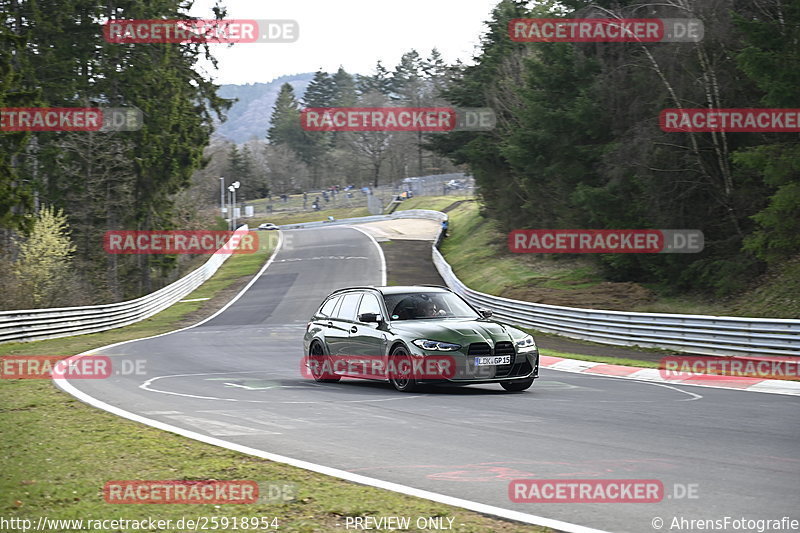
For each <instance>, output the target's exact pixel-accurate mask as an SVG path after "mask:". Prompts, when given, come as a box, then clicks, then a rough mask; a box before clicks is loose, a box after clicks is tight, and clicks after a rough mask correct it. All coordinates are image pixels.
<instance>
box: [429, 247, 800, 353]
mask: <svg viewBox="0 0 800 533" xmlns="http://www.w3.org/2000/svg"><path fill="white" fill-rule="evenodd" d="M433 263H434V265H436V269H437V270H438V271H439V275H441V276H442V279H443V280H444V281H445V283H447V286H448V287H450V288H451V289H452V290H453V291H455V292H457V293H458V294H460V295H461V296H463V297H464V298H465V299H466V300H467V301H468V302H469V303H471V304H473V305H474V306H476V307H486V308H489V309H491V310H492V311H493V313H494V317H495V318H497V319H498V320H499V321H501V322H506V323H508V324H512V325H516V326H523V327H527V328H532V329H536V330H539V331H544V332H548V333H555V334H557V335H562V336H564V337H571V338H574V339H581V340H586V341H593V342H598V343H602V344H614V345H618V346H640V347H645V348H663V349H668V350H675V351H678V352H686V353H696V354H704V355H738V356H743V355H762V356H763V355H787V356H800V320H791V319H778V318H745V317H728V316H709V315H676V314H664V313H631V312H626V311H603V310H598V309H582V308H576V307H563V306H558V305H547V304H537V303H533V302H524V301H520V300H511V299H509V298H502V297H500V296H492V295H491V294H485V293H482V292H478V291H475V290H472V289H470V288H469V287H467V286H466V285H464V283H462V282H461V280H459V279H458V277H457V276H456V275H455V274H454V273H453V269H452V267H451V266H450V265H449V264H448V263H447V261H445V259H444V257H442V254H441V253H440V252H439V250H437V249H436V247H434V248H433Z"/></svg>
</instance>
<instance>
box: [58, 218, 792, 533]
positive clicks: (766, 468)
mask: <svg viewBox="0 0 800 533" xmlns="http://www.w3.org/2000/svg"><path fill="white" fill-rule="evenodd" d="M284 237H285V242H284V246H283V247H282V249H281V250H280V251H279V253H278V254H277V255H276V257H275V261H274V262H273V264H272V265H271V266H270V267H269V268H268V269H267V270H266V272H265V273H264V274H263V275H262V276H261V277H260V278H259V279H258V280H257V281H256V283H255V284H254V285H253V286H252V287H251V288H250V289H249V291H247V292H246V293H245V294H244V295H243V296H242V297H241V298H240V299H239V300H238V301H237V302H236V303H234V304H233V305H232V306H231V307H229V308H228V309H227V310H225V311H224V312H223V313H222V314H220V315H218V316H217V317H216V318H214V319H212V320H210V321H209V322H206V323H205V324H203V325H202V326H199V327H196V328H192V329H188V330H185V331H182V332H178V333H174V334H169V335H166V336H161V337H157V338H153V339H148V340H142V341H136V342H131V343H127V344H123V345H121V346H117V347H115V348H111V349H107V350H106V351H104V352H100V353H104V354H107V355H119V356H123V357H124V358H127V359H134V360H144V361H145V367H146V370H147V375H146V376H141V375H138V376H136V375H134V376H113V377H112V378H109V379H105V380H73V381H71V383H72V385H74V386H75V387H77V388H78V389H80V390H81V391H83V392H85V393H87V394H89V395H91V396H93V397H95V398H97V399H99V400H102V401H104V402H106V403H109V404H111V405H114V406H118V407H120V408H122V409H125V410H127V411H130V412H134V413H137V414H140V415H143V416H146V417H148V418H151V419H153V420H158V421H161V422H165V423H169V424H172V425H174V426H178V427H181V428H186V429H189V430H192V431H195V432H199V433H203V434H207V435H210V436H214V437H217V438H221V439H224V440H227V441H230V442H233V443H238V444H242V445H246V446H250V447H254V448H258V449H262V450H265V451H269V452H272V453H277V454H281V455H286V456H289V457H294V458H298V459H302V460H306V461H310V462H314V463H318V464H322V465H327V466H330V467H335V468H340V469H343V470H347V471H351V472H355V473H359V474H362V475H366V476H370V477H373V478H378V479H382V480H388V481H392V482H396V483H401V484H404V485H408V486H412V487H416V488H421V489H425V490H430V491H433V492H438V493H442V494H446V495H450V496H455V497H459V498H464V499H467V500H473V501H477V502H482V503H486V504H490V505H495V506H498V507H503V508H506V509H512V510H517V511H521V512H526V513H531V514H535V515H539V516H544V517H548V518H553V519H558V520H563V521H566V522H571V523H575V524H581V525H584V526H590V527H594V528H598V529H603V530H607V531H615V532H634V533H641V532H653V531H656V529H653V527H652V525H651V522H652V520H653V518H654V517H660V518H662V519H663V520H665V525H664V526H663V528H662V531H679V530H678V529H675V528H672V529H670V528H669V526H670V525H672V520H673V517H678V518H681V517H682V518H684V519H686V520H692V519H694V520H698V519H720V520H723V519H724V518H725V517H726V516H729V517H731V519H739V518H742V517H744V518H751V519H778V518H780V517H783V516H790V517H793V518H794V519H800V511H799V510H798V509H800V505H798V504H800V423H798V422H800V398H797V397H788V396H779V395H771V394H761V393H754V392H743V391H729V390H721V389H711V388H701V387H690V386H664V385H661V384H653V383H644V382H637V381H631V380H623V379H615V378H604V377H596V376H589V375H581V374H570V373H562V372H558V371H553V370H547V369H543V370H542V377H541V379H539V380H538V381H537V382H536V383H535V384H534V386H533V387H532V388H531V389H530V390H529V391H527V392H524V393H506V392H504V391H503V390H502V389H501V388H500V387H499V386H497V385H481V386H472V387H466V388H459V389H441V390H437V391H434V392H430V393H424V394H415V395H409V394H401V393H398V392H395V391H394V389H392V388H391V387H390V386H389V385H388V384H380V383H370V382H358V381H347V382H344V381H343V382H340V383H338V384H317V383H314V382H312V381H308V380H305V379H303V378H302V377H301V376H300V369H299V361H300V358H301V356H302V336H303V333H304V328H305V324H306V320H307V318H308V317H309V316H310V315H311V313H312V312H313V311H314V309H315V307H316V306H317V305H318V304H319V303H320V301H321V300H322V298H323V297H324V296H325V295H326V294H328V293H329V292H331V291H332V290H334V289H337V288H340V287H344V286H349V285H368V284H379V283H380V281H381V274H380V256H379V253H378V250H377V248H376V246H375V245H374V243H373V242H372V241H370V240H369V239H368V238H367V237H366V236H365V235H364V234H362V233H361V232H359V231H356V230H354V229H351V228H344V227H339V228H336V227H331V228H326V229H319V230H299V231H292V232H285V233H284ZM117 361H119V359H116V358H115V368H121V364H120V365H119V366H117V363H116V362H117ZM517 478H540V479H560V480H569V479H599V478H609V479H657V480H661V481H662V482H663V484H664V486H665V489H666V493H667V494H668V495H669V496H670V497H665V498H664V500H663V501H661V502H660V503H652V504H644V503H627V504H612V503H605V504H599V503H575V504H553V503H548V504H517V503H512V502H511V501H510V500H509V498H508V485H509V481H510V480H512V479H517ZM690 485H692V486H694V487H695V488H694V490H695V491H696V498H692V499H687V498H675V497H671V496H672V495H673V494H675V493H676V492H675V491H677V493H681V492H683V488H685V487H687V486H690ZM676 487H677V488H676ZM706 530H707V529H706ZM743 530H744V531H750V530H751V529H743ZM680 531H701V529H698V528H687V527H685V524H684V527H683V528H682V529H680ZM728 531H733V529H731V528H729V529H728ZM740 531H742V530H740Z"/></svg>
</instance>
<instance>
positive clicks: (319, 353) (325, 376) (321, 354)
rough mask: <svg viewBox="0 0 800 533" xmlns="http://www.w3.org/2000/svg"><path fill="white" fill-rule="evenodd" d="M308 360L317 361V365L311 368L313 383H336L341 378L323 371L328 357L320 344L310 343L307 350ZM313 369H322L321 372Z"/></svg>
mask: <svg viewBox="0 0 800 533" xmlns="http://www.w3.org/2000/svg"><path fill="white" fill-rule="evenodd" d="M308 358H309V360H312V359H313V360H317V359H318V360H319V363H318V364H316V365H312V366H311V369H310V370H311V377H313V378H314V381H316V382H317V383H336V382H337V381H339V380H340V379H342V378H341V376H337V375H336V374H331V373H328V372H325V371H324V367H325V363H326V362H327V361H329V359H328V356H327V355H325V350H323V349H322V344H320V343H319V342H313V343H311V346H310V347H309V349H308ZM315 369H317V370H319V369H323V371H322V372H319V371H315Z"/></svg>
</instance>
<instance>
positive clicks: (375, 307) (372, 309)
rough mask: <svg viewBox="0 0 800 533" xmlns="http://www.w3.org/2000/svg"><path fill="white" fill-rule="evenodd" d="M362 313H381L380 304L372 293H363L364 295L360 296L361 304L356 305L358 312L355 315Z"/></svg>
mask: <svg viewBox="0 0 800 533" xmlns="http://www.w3.org/2000/svg"><path fill="white" fill-rule="evenodd" d="M364 313H376V314H383V312H382V311H381V304H380V303H378V298H376V297H375V295H374V294H370V293H365V294H364V297H363V298H361V305H359V306H358V314H357V315H356V317H358V316H359V315H363V314H364Z"/></svg>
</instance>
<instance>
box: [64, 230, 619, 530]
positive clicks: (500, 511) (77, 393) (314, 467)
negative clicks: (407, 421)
mask: <svg viewBox="0 0 800 533" xmlns="http://www.w3.org/2000/svg"><path fill="white" fill-rule="evenodd" d="M359 231H361V232H362V233H365V232H364V231H363V230H359ZM368 236H369V235H368ZM369 237H370V238H371V240H372V241H373V242H374V244H375V246H376V247H377V248H378V251H379V252H380V258H381V280H382V281H381V282H382V284H383V285H386V259H385V257H384V255H383V250H382V249H381V247H380V244H378V241H376V240H375V238H374V237H372V236H369ZM282 243H283V232H282V231H281V232H280V236H279V239H278V245H277V246H276V247H275V250H274V251H273V252H272V255H271V256H270V258H269V260H268V261H267V262H266V264H264V266H263V267H262V268H261V270H259V272H258V274H256V276H254V277H253V279H252V280H250V282H249V283H248V284H247V285H246V286H245V287H244V288H243V289H242V290H241V291H240V292H239V293H238V294H237V295H236V296H234V297H233V299H232V300H231V301H230V302H228V303H227V304H226V305H224V306H223V307H222V309H220V310H219V311H217V312H216V313H214V314H213V315H211V316H210V317H208V318H206V319H204V320H201V321H200V322H198V323H197V324H194V325H191V326H189V327H186V328H181V329H176V330H175V331H169V332H167V333H162V334H160V335H153V336H151V337H144V338H142V339H132V340H128V341H122V342H117V343H114V344H109V345H108V346H102V347H100V348H95V349H94V350H89V351H87V352H83V353H81V354H78V355H76V356H74V357H82V356H84V355H90V354H92V353H95V352H99V351H100V350H106V349H108V348H112V347H115V346H120V345H123V344H127V343H129V342H136V341H139V340H144V339H154V338H156V337H163V336H165V335H171V334H173V333H177V332H179V331H185V330H187V329H191V328H195V327H197V326H199V325H201V324H204V323H205V322H208V321H209V320H211V319H212V318H214V317H216V316H217V315H219V314H220V313H222V312H223V311H225V310H226V309H227V308H228V307H230V306H231V305H233V303H234V302H236V301H237V300H238V299H239V298H241V297H242V295H244V293H245V292H247V290H248V289H249V288H250V287H251V286H252V285H253V284H254V283H255V282H256V280H258V279H259V278H260V277H261V275H262V274H263V273H264V271H265V270H266V269H267V267H269V265H271V264H272V262H273V260H274V259H275V256H276V255H277V254H278V251H279V250H280V249H281V245H282ZM70 359H71V358H70ZM53 382H54V383H55V384H56V386H58V387H59V388H60V389H61V390H63V391H64V392H66V393H68V394H71V395H73V396H74V397H76V398H78V399H79V400H81V401H82V402H85V403H87V404H89V405H91V406H93V407H96V408H98V409H102V410H104V411H106V412H109V413H111V414H115V415H117V416H120V417H122V418H127V419H128V420H133V421H134V422H139V423H141V424H145V425H148V426H151V427H154V428H156V429H161V430H163V431H168V432H170V433H175V434H176V435H181V436H183V437H187V438H190V439H194V440H196V441H199V442H205V443H206V444H211V445H212V446H219V447H220V448H225V449H228V450H233V451H236V452H240V453H244V454H247V455H252V456H254V457H261V458H262V459H267V460H269V461H275V462H277V463H283V464H287V465H290V466H295V467H297V468H302V469H304V470H309V471H311V472H317V473H320V474H324V475H327V476H332V477H336V478H339V479H343V480H345V481H351V482H353V483H360V484H361V485H367V486H370V487H375V488H379V489H384V490H390V491H393V492H397V493H400V494H406V495H409V496H414V497H417V498H424V499H426V500H430V501H434V502H438V503H442V504H445V505H452V506H454V507H461V508H462V509H467V510H469V511H474V512H476V513H483V514H487V515H492V516H497V517H500V518H505V519H508V520H515V521H517V522H523V523H525V524H534V525H539V526H544V527H549V528H552V529H557V530H559V531H563V532H565V533H608V532H606V531H602V530H599V529H593V528H590V527H586V526H581V525H578V524H570V523H569V522H562V521H561V520H553V519H552V518H546V517H543V516H537V515H533V514H528V513H522V512H519V511H513V510H511V509H504V508H502V507H496V506H494V505H487V504H485V503H480V502H474V501H471V500H464V499H461V498H455V497H453V496H447V495H445V494H439V493H436V492H430V491H427V490H422V489H417V488H414V487H409V486H407V485H401V484H399V483H392V482H390V481H384V480H381V479H375V478H371V477H367V476H362V475H360V474H354V473H352V472H348V471H346V470H340V469H338V468H331V467H328V466H323V465H319V464H316V463H311V462H308V461H303V460H300V459H295V458H293V457H286V456H283V455H277V454H274V453H270V452H265V451H263V450H258V449H256V448H250V447H249V446H242V445H241V444H236V443H233V442H228V441H225V440H222V439H218V438H215V437H209V436H207V435H203V434H201V433H196V432H194V431H189V430H187V429H184V428H180V427H177V426H173V425H171V424H167V423H164V422H159V421H158V420H153V419H151V418H147V417H144V416H141V415H137V414H135V413H131V412H129V411H125V410H124V409H120V408H119V407H115V406H113V405H110V404H108V403H105V402H103V401H101V400H98V399H97V398H94V397H92V396H89V395H88V394H86V393H85V392H83V391H81V390H78V389H77V388H75V387H74V386H73V385H72V384H71V383H70V382H69V381H67V380H66V379H53Z"/></svg>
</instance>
